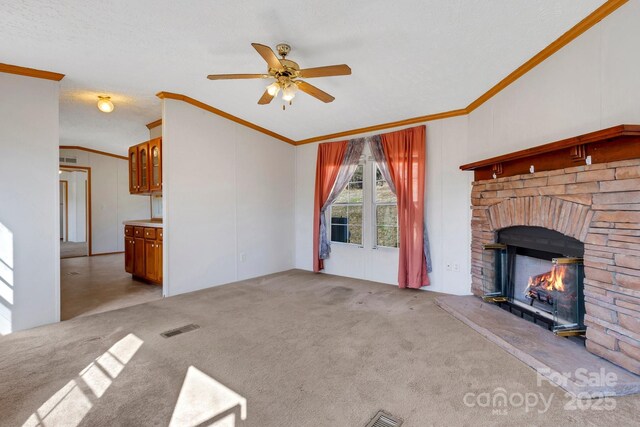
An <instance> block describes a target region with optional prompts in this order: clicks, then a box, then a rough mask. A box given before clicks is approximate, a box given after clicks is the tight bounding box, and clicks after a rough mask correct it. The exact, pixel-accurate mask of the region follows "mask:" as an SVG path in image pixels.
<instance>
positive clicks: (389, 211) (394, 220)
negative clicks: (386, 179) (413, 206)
mask: <svg viewBox="0 0 640 427" xmlns="http://www.w3.org/2000/svg"><path fill="white" fill-rule="evenodd" d="M376 225H390V226H393V227H397V226H398V207H397V206H396V205H378V206H376Z"/></svg>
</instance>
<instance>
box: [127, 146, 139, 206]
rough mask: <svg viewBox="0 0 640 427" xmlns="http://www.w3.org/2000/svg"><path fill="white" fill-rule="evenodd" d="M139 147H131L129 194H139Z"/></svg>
mask: <svg viewBox="0 0 640 427" xmlns="http://www.w3.org/2000/svg"><path fill="white" fill-rule="evenodd" d="M138 176H139V174H138V146H137V145H134V146H133V147H129V193H131V194H134V193H137V192H138Z"/></svg>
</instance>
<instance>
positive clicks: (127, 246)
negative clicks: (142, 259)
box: [124, 237, 135, 274]
mask: <svg viewBox="0 0 640 427" xmlns="http://www.w3.org/2000/svg"><path fill="white" fill-rule="evenodd" d="M134 247H135V245H134V244H133V238H131V237H125V238H124V271H126V272H127V273H131V274H133V272H134V262H135V254H134Z"/></svg>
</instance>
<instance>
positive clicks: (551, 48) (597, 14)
mask: <svg viewBox="0 0 640 427" xmlns="http://www.w3.org/2000/svg"><path fill="white" fill-rule="evenodd" d="M628 1H629V0H608V1H607V2H605V3H604V4H603V5H602V6H600V7H599V8H597V9H596V10H594V11H593V12H592V13H590V14H589V15H588V16H587V17H586V18H584V19H583V20H582V21H580V22H578V23H577V24H576V25H574V26H573V27H572V28H571V29H569V30H568V31H567V32H565V33H564V34H562V35H561V36H560V37H558V38H557V39H556V40H554V41H553V42H552V43H551V44H550V45H548V46H547V47H545V48H544V49H542V50H541V51H540V52H538V53H537V54H536V55H535V56H533V57H532V58H531V59H529V60H528V61H527V62H525V63H524V64H522V65H521V66H520V67H518V68H517V69H516V70H514V71H513V72H512V73H510V74H509V75H508V76H506V77H505V78H504V79H502V80H501V81H500V82H498V83H497V84H496V85H495V86H493V87H492V88H491V89H489V90H488V91H486V92H485V93H484V94H482V95H481V96H480V97H478V98H477V99H476V100H475V101H473V102H471V103H470V104H469V105H468V106H467V107H466V108H461V109H458V110H451V111H445V112H442V113H435V114H429V115H426V116H419V117H413V118H410V119H405V120H398V121H395V122H389V123H383V124H377V125H373V126H367V127H362V128H358V129H350V130H346V131H342V132H336V133H331V134H327V135H320V136H315V137H312V138H306V139H301V140H298V141H294V140H292V139H290V138H287V137H285V136H282V135H280V134H277V133H275V132H272V131H270V130H268V129H265V128H263V127H261V126H258V125H256V124H253V123H251V122H248V121H246V120H243V119H241V118H239V117H236V116H233V115H231V114H229V113H225V112H224V111H221V110H218V109H217V108H215V107H212V106H210V105H207V104H205V103H203V102H200V101H197V100H195V99H193V98H190V97H188V96H185V95H180V94H176V93H170V92H160V93H158V94H157V96H158V97H159V98H161V99H165V98H167V99H177V100H180V101H184V102H187V103H189V104H192V105H194V106H196V107H199V108H202V109H204V110H207V111H209V112H212V113H214V114H217V115H219V116H221V117H224V118H226V119H229V120H232V121H234V122H236V123H239V124H241V125H243V126H247V127H249V128H251V129H254V130H257V131H258V132H262V133H264V134H266V135H269V136H272V137H274V138H276V139H279V140H281V141H284V142H286V143H288V144H292V145H295V146H298V145H304V144H310V143H312V142H319V141H326V140H329V139H335V138H342V137H345V136H351V135H359V134H363V133H367V132H373V131H378V130H383V129H391V128H396V127H401V126H407V125H412V124H416V123H423V122H428V121H432V120H440V119H446V118H449V117H456V116H464V115H467V114H469V113H471V112H472V111H473V110H475V109H476V108H478V107H480V106H481V105H482V104H484V103H485V102H487V101H488V100H489V99H491V98H493V97H494V96H495V95H497V94H498V93H499V92H501V91H502V90H504V89H505V88H506V87H508V86H509V85H510V84H511V83H513V82H515V81H516V80H518V79H519V78H520V77H522V76H523V75H525V74H526V73H527V72H529V71H531V70H532V69H533V68H535V67H536V66H537V65H538V64H540V63H541V62H543V61H544V60H545V59H547V58H549V57H550V56H551V55H553V54H554V53H556V52H557V51H559V50H560V49H562V48H563V47H564V46H566V45H567V44H569V43H571V42H572V41H573V40H575V39H576V38H577V37H578V36H580V35H581V34H583V33H584V32H585V31H587V30H588V29H589V28H591V27H593V26H594V25H596V24H597V23H598V22H600V21H602V20H603V19H604V18H606V17H607V16H609V15H610V14H611V13H613V12H614V11H615V10H617V9H618V8H619V7H620V6H622V5H624V4H625V3H627V2H628ZM153 123H156V122H153ZM151 124H152V123H150V124H149V125H151ZM149 125H147V127H149Z"/></svg>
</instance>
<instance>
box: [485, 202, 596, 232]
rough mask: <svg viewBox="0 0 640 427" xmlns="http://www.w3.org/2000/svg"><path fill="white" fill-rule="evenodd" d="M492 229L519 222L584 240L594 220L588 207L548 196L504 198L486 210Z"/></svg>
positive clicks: (517, 224)
mask: <svg viewBox="0 0 640 427" xmlns="http://www.w3.org/2000/svg"><path fill="white" fill-rule="evenodd" d="M486 215H487V221H488V225H489V228H490V230H491V231H498V230H500V229H503V228H507V227H514V226H519V225H524V226H532V227H544V228H548V229H550V230H554V231H557V232H559V233H562V234H564V235H565V236H569V237H573V238H574V239H577V240H579V241H581V242H584V241H585V239H586V237H587V234H588V232H589V226H590V224H591V220H592V219H593V211H592V210H591V207H590V206H587V205H583V204H580V203H575V202H572V201H569V200H563V199H560V198H557V197H550V196H531V197H517V198H511V199H506V200H504V201H502V202H500V203H497V204H495V205H492V206H489V208H488V209H487V210H486Z"/></svg>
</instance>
